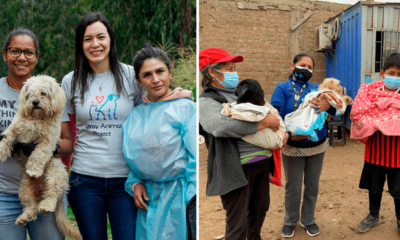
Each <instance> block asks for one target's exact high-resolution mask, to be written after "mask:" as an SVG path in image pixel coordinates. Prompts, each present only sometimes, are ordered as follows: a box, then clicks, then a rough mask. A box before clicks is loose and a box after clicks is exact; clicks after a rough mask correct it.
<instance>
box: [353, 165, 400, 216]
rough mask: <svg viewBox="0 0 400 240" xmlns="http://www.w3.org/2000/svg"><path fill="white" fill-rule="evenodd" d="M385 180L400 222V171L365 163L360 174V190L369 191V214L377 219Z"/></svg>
mask: <svg viewBox="0 0 400 240" xmlns="http://www.w3.org/2000/svg"><path fill="white" fill-rule="evenodd" d="M386 179H387V182H388V187H389V193H390V195H392V197H393V198H394V205H395V212H396V218H397V220H400V169H398V168H389V167H382V166H378V165H375V164H371V163H367V162H365V164H364V168H363V171H362V174H361V180H360V188H362V189H368V191H369V211H370V213H369V214H370V215H371V216H373V217H379V210H380V208H381V200H382V192H383V186H384V185H385V181H386Z"/></svg>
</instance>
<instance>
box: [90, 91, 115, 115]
mask: <svg viewBox="0 0 400 240" xmlns="http://www.w3.org/2000/svg"><path fill="white" fill-rule="evenodd" d="M118 99H119V95H115V94H110V95H108V96H107V98H106V101H105V102H104V103H103V105H101V107H100V108H99V109H97V104H94V101H92V102H91V103H92V105H90V108H89V120H92V119H93V118H92V109H93V111H94V114H96V112H97V118H96V120H99V119H100V114H101V115H103V119H102V120H106V114H107V115H108V120H113V119H114V120H117V119H118V118H117V117H116V116H115V112H116V111H117V100H118ZM103 100H104V96H96V101H97V102H98V103H101V102H103ZM105 113H106V114H105Z"/></svg>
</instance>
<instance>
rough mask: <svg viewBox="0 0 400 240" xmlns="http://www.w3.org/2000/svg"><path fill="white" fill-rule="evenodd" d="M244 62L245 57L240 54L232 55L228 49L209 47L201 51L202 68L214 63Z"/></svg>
mask: <svg viewBox="0 0 400 240" xmlns="http://www.w3.org/2000/svg"><path fill="white" fill-rule="evenodd" d="M229 61H233V62H235V63H236V62H243V57H242V56H240V55H236V56H231V55H230V54H229V53H228V52H227V51H225V50H223V49H221V48H207V49H204V50H202V51H200V53H199V67H200V70H201V69H203V68H205V67H206V66H208V65H210V64H213V63H224V62H229Z"/></svg>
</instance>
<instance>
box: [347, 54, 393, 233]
mask: <svg viewBox="0 0 400 240" xmlns="http://www.w3.org/2000/svg"><path fill="white" fill-rule="evenodd" d="M380 75H381V77H382V78H383V79H384V80H383V81H377V82H373V83H371V84H364V85H362V86H361V87H360V90H359V92H358V95H357V96H356V98H355V100H354V105H353V109H352V111H351V115H350V118H351V120H352V121H353V124H352V126H351V138H353V139H356V140H358V141H361V142H363V143H364V144H365V156H364V160H365V163H364V168H363V171H362V174H361V179H360V188H361V189H367V190H368V191H369V211H370V212H369V214H368V216H367V217H366V218H364V219H363V220H362V221H361V222H360V223H359V224H358V230H359V231H360V232H367V231H368V230H370V229H371V227H373V226H376V225H379V224H380V221H379V209H380V205H381V200H382V192H383V186H384V184H385V181H386V178H387V181H388V186H389V193H390V195H391V196H392V197H393V198H394V203H395V212H396V218H397V228H398V230H399V232H400V152H399V147H398V146H399V144H400V94H399V90H400V54H399V53H392V54H390V55H389V56H388V57H386V59H385V61H384V66H383V69H381V71H380Z"/></svg>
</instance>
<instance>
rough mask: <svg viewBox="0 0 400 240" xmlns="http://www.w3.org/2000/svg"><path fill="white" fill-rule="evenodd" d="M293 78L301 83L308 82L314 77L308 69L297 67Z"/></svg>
mask: <svg viewBox="0 0 400 240" xmlns="http://www.w3.org/2000/svg"><path fill="white" fill-rule="evenodd" d="M293 76H295V77H296V79H298V80H299V81H301V82H308V80H310V78H311V77H312V72H311V71H310V70H309V69H308V68H303V67H296V68H295V69H294V70H293Z"/></svg>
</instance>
